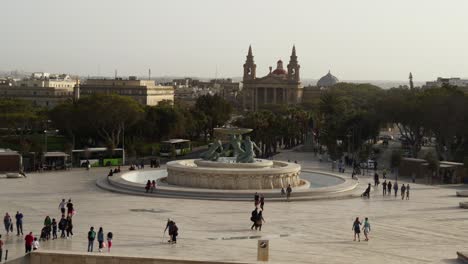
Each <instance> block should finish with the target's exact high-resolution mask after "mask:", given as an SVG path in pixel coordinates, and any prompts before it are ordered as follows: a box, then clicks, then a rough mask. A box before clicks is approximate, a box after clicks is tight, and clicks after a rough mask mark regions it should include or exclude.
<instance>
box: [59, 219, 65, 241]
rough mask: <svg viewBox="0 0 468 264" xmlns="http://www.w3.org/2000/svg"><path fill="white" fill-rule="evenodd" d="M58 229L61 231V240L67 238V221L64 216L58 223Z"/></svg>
mask: <svg viewBox="0 0 468 264" xmlns="http://www.w3.org/2000/svg"><path fill="white" fill-rule="evenodd" d="M58 228H59V229H60V232H61V233H60V238H65V237H66V236H65V230H66V229H67V219H65V216H64V215H62V218H61V219H60V221H59V223H58Z"/></svg>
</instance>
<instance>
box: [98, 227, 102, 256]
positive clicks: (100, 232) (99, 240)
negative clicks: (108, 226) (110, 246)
mask: <svg viewBox="0 0 468 264" xmlns="http://www.w3.org/2000/svg"><path fill="white" fill-rule="evenodd" d="M97 241H98V244H99V252H102V248H104V230H102V227H99V231H98V233H97Z"/></svg>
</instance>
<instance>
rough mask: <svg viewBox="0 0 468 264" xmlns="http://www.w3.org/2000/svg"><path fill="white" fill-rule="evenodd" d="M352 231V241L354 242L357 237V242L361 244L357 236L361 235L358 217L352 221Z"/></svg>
mask: <svg viewBox="0 0 468 264" xmlns="http://www.w3.org/2000/svg"><path fill="white" fill-rule="evenodd" d="M352 230H353V231H354V240H353V241H356V236H357V238H358V240H359V242H361V237H360V236H359V234H360V233H361V222H360V221H359V217H356V220H354V223H353V227H352Z"/></svg>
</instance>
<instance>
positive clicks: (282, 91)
mask: <svg viewBox="0 0 468 264" xmlns="http://www.w3.org/2000/svg"><path fill="white" fill-rule="evenodd" d="M300 67H301V66H300V65H299V63H298V61H297V56H296V47H294V46H293V48H292V52H291V56H290V59H289V63H288V65H287V66H286V69H284V66H283V61H281V60H279V61H278V62H277V64H276V69H275V70H273V69H272V67H270V72H269V73H268V75H266V76H264V77H260V78H257V75H256V68H257V65H256V64H255V61H254V56H253V53H252V47H251V46H249V51H248V54H247V59H246V61H245V64H244V76H243V89H242V93H243V108H244V109H245V110H250V111H255V110H258V109H259V107H260V106H262V105H267V104H298V103H301V102H302V94H303V90H304V87H303V86H302V84H301V79H300Z"/></svg>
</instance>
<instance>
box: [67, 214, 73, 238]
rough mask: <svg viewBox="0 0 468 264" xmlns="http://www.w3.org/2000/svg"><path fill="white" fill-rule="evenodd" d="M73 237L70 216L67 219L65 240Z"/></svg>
mask: <svg viewBox="0 0 468 264" xmlns="http://www.w3.org/2000/svg"><path fill="white" fill-rule="evenodd" d="M69 237H70V238H71V237H73V222H72V218H71V216H68V217H67V239H68V238H69Z"/></svg>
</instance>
